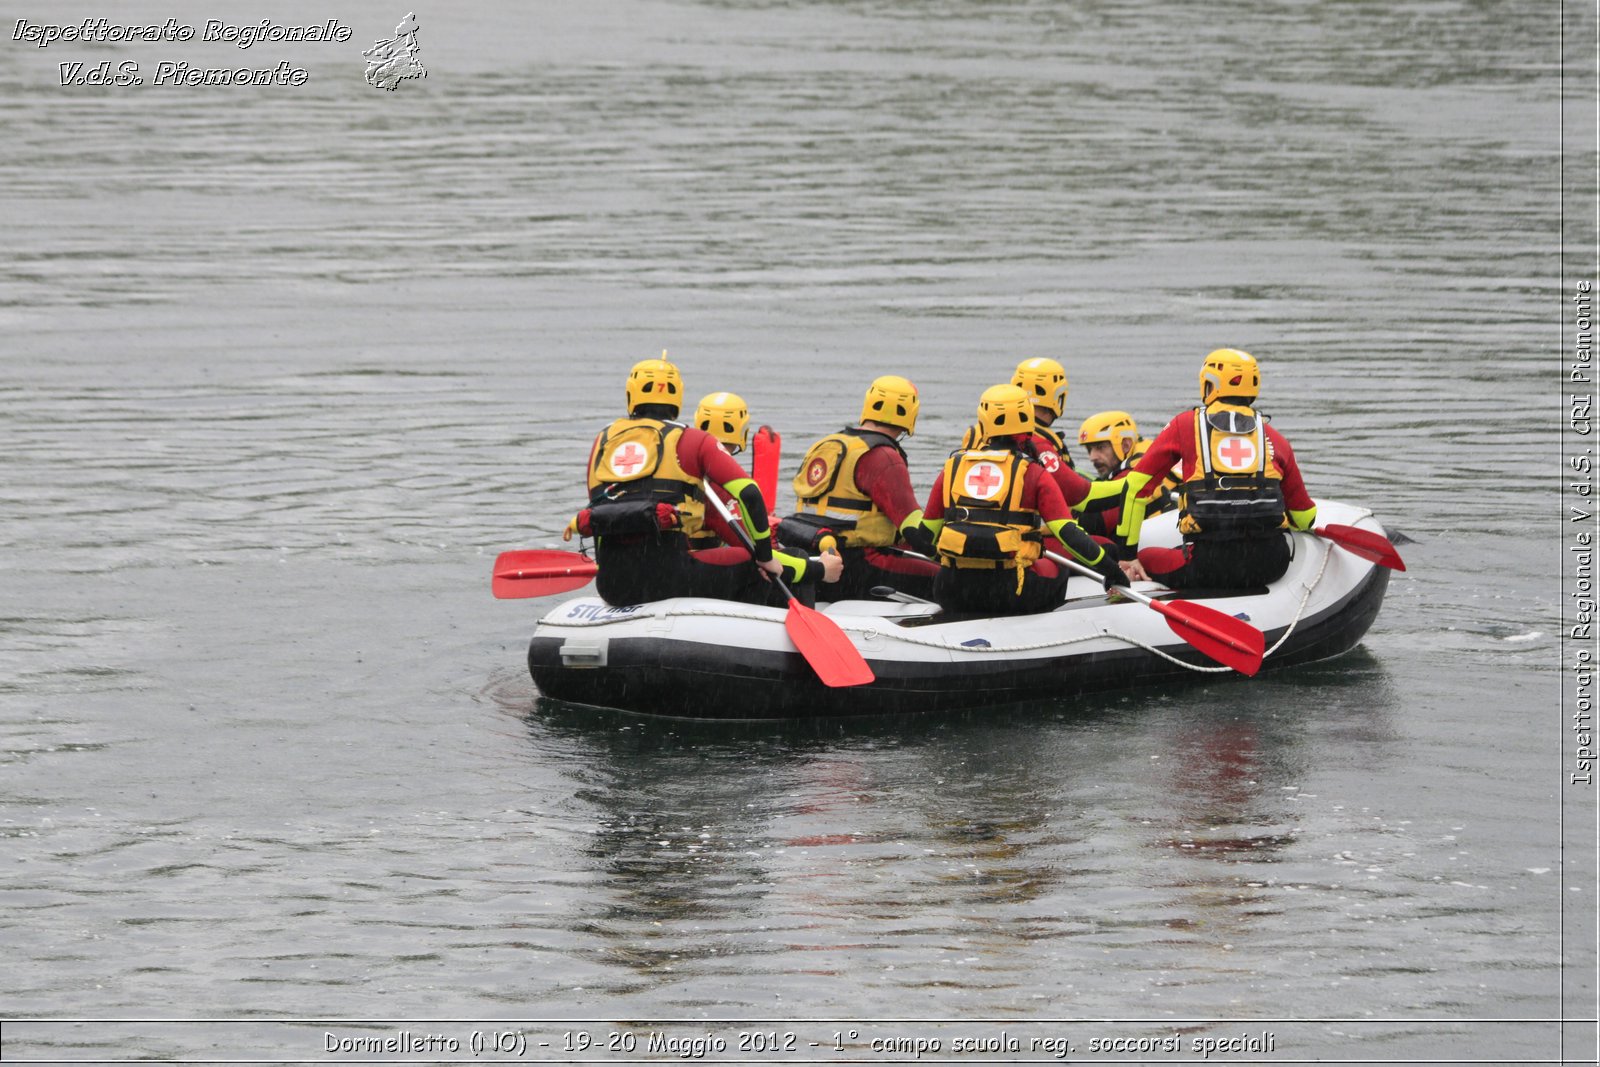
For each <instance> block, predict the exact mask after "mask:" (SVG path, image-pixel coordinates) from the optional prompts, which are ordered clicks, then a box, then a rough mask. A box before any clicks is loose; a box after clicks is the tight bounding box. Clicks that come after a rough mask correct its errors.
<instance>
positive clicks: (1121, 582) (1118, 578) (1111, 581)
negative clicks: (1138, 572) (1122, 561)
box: [1094, 552, 1133, 593]
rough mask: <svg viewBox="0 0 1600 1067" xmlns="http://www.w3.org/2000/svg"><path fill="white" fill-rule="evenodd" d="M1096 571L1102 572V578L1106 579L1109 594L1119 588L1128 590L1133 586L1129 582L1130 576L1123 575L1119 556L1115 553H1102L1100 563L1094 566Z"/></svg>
mask: <svg viewBox="0 0 1600 1067" xmlns="http://www.w3.org/2000/svg"><path fill="white" fill-rule="evenodd" d="M1094 569H1095V570H1097V571H1099V572H1100V577H1101V578H1103V579H1105V589H1106V592H1108V593H1109V592H1111V590H1113V589H1116V588H1117V587H1118V586H1121V587H1122V588H1123V589H1127V588H1129V587H1130V586H1131V585H1132V584H1133V583H1131V582H1129V581H1128V576H1127V575H1126V574H1123V573H1122V567H1121V566H1120V565H1119V564H1118V563H1117V554H1116V553H1115V552H1102V553H1101V554H1100V561H1099V562H1098V563H1096V564H1094Z"/></svg>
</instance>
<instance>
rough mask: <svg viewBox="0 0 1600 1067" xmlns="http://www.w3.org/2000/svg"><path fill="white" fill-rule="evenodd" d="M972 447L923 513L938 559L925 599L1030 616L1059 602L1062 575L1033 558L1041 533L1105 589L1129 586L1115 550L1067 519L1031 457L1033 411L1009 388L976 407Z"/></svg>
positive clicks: (950, 467) (957, 458) (941, 479)
mask: <svg viewBox="0 0 1600 1067" xmlns="http://www.w3.org/2000/svg"><path fill="white" fill-rule="evenodd" d="M978 427H979V430H980V432H981V433H982V435H983V441H982V444H981V446H980V447H978V448H972V449H961V450H957V451H956V452H954V453H952V454H951V456H950V458H949V459H948V460H946V461H945V465H944V469H943V470H941V471H940V472H939V474H938V476H937V477H936V478H935V479H934V482H933V488H932V490H931V491H930V492H929V494H928V502H927V506H926V507H925V508H924V509H923V520H922V526H923V527H924V528H926V529H927V530H928V532H929V534H930V535H931V536H932V539H933V544H934V547H935V550H936V551H937V552H938V555H939V565H940V566H939V574H938V577H937V578H936V579H935V581H934V592H933V599H935V600H937V601H938V602H939V603H940V605H941V606H943V607H944V608H946V609H947V610H951V611H960V612H973V613H976V614H981V615H1029V614H1033V613H1036V612H1042V611H1049V610H1050V609H1051V608H1053V607H1055V606H1056V605H1057V604H1059V603H1060V602H1061V599H1062V596H1063V594H1064V593H1065V590H1066V584H1067V577H1068V575H1067V573H1066V572H1065V571H1064V570H1062V569H1060V568H1058V567H1057V566H1056V565H1055V564H1054V563H1053V562H1051V561H1050V560H1048V559H1044V558H1041V557H1042V550H1043V543H1044V536H1045V533H1046V532H1047V531H1048V532H1049V533H1050V534H1053V535H1054V536H1055V537H1056V539H1057V540H1059V541H1060V542H1061V544H1062V545H1063V546H1064V547H1065V548H1066V550H1067V552H1068V553H1070V554H1071V555H1072V556H1074V557H1076V558H1077V559H1078V560H1079V561H1080V562H1082V563H1084V564H1086V565H1088V566H1090V567H1093V568H1094V569H1095V570H1096V571H1098V572H1099V573H1100V575H1101V577H1102V579H1103V580H1104V582H1105V587H1106V589H1107V590H1108V591H1109V590H1110V589H1112V588H1114V587H1116V586H1126V585H1128V578H1127V577H1126V575H1124V574H1123V571H1122V568H1121V567H1120V566H1119V564H1118V562H1117V557H1116V553H1115V552H1113V551H1111V550H1109V549H1107V548H1106V547H1104V546H1102V545H1099V544H1097V543H1095V541H1094V540H1093V539H1092V538H1090V537H1089V535H1088V534H1086V533H1084V532H1083V529H1082V528H1081V527H1080V526H1079V525H1078V524H1077V523H1076V522H1074V521H1073V519H1072V511H1071V509H1069V508H1068V506H1067V502H1066V500H1065V499H1064V498H1063V497H1062V495H1061V490H1060V489H1059V488H1058V487H1057V485H1056V482H1055V480H1054V479H1053V478H1051V477H1050V476H1049V475H1048V474H1047V472H1046V471H1045V469H1044V467H1043V466H1042V465H1041V464H1040V463H1038V462H1037V461H1035V460H1034V459H1032V458H1030V453H1031V451H1032V441H1033V437H1034V434H1035V433H1036V432H1037V423H1036V422H1035V416H1034V410H1033V405H1032V403H1031V402H1030V400H1029V397H1028V394H1027V393H1026V392H1024V391H1023V390H1022V389H1021V388H1020V387H1018V386H1016V385H996V386H993V387H991V388H989V389H987V390H985V391H984V393H983V396H982V397H981V398H980V399H979V401H978Z"/></svg>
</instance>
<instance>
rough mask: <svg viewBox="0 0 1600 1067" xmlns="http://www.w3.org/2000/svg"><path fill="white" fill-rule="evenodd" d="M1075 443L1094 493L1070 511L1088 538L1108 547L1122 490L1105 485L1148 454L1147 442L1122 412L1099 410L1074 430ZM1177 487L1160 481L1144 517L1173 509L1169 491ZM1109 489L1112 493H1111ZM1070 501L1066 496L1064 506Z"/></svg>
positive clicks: (1170, 481)
mask: <svg viewBox="0 0 1600 1067" xmlns="http://www.w3.org/2000/svg"><path fill="white" fill-rule="evenodd" d="M1078 443H1079V444H1081V445H1083V447H1084V452H1085V453H1086V454H1087V456H1088V459H1089V464H1090V466H1092V467H1093V468H1094V469H1095V474H1096V475H1097V477H1096V479H1095V484H1094V490H1093V492H1091V493H1090V494H1089V495H1090V497H1091V498H1092V499H1091V501H1090V503H1089V504H1088V505H1087V506H1085V507H1083V508H1081V509H1080V508H1079V507H1078V506H1077V505H1076V504H1074V505H1073V510H1074V511H1076V512H1079V514H1078V523H1079V525H1081V526H1082V527H1083V528H1084V529H1085V530H1086V531H1088V533H1089V536H1091V537H1093V538H1094V539H1095V540H1097V541H1102V542H1103V543H1106V544H1112V543H1114V542H1115V531H1116V529H1117V524H1118V523H1119V522H1120V521H1121V519H1122V490H1123V489H1124V488H1126V487H1125V486H1123V485H1121V484H1117V485H1114V486H1113V485H1109V484H1107V483H1112V482H1116V483H1120V482H1121V480H1122V479H1123V478H1126V477H1127V476H1128V472H1130V471H1132V470H1133V468H1134V465H1135V464H1136V463H1138V462H1139V460H1140V459H1141V458H1142V457H1143V456H1144V454H1145V453H1146V452H1147V451H1149V449H1150V442H1149V441H1146V440H1145V439H1144V438H1142V437H1140V436H1139V424H1138V423H1136V422H1134V421H1133V416H1132V415H1129V414H1128V413H1127V412H1126V411H1101V412H1097V413H1095V414H1093V415H1090V416H1089V417H1088V418H1087V419H1084V420H1083V425H1082V426H1080V427H1079V428H1078ZM1177 486H1178V480H1177V479H1176V478H1174V477H1172V476H1170V475H1169V476H1168V477H1167V478H1166V479H1164V480H1163V481H1162V483H1161V488H1160V489H1159V490H1157V491H1156V495H1155V496H1154V497H1152V498H1151V500H1150V503H1149V505H1148V506H1147V507H1146V508H1145V512H1144V513H1145V516H1146V517H1147V518H1148V517H1149V516H1151V515H1160V514H1161V513H1162V512H1164V511H1171V510H1172V509H1173V508H1175V507H1177V506H1178V498H1177V497H1176V496H1175V495H1174V494H1173V492H1172V490H1174V489H1176V488H1177ZM1113 489H1114V490H1115V492H1112V491H1111V490H1113ZM1071 502H1072V501H1071V498H1070V497H1069V498H1068V503H1071Z"/></svg>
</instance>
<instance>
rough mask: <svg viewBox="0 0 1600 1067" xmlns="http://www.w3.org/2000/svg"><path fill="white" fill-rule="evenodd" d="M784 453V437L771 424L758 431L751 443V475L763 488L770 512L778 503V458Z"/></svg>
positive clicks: (758, 486) (763, 494) (757, 484)
mask: <svg viewBox="0 0 1600 1067" xmlns="http://www.w3.org/2000/svg"><path fill="white" fill-rule="evenodd" d="M782 454H783V438H781V437H779V436H778V431H776V430H774V429H773V428H772V427H771V426H763V427H761V429H759V430H757V431H756V434H755V439H754V440H753V441H752V442H751V445H750V477H752V478H754V479H755V482H756V488H757V489H760V490H761V499H762V500H765V501H766V502H767V511H768V512H769V513H770V512H771V511H772V509H773V508H775V507H776V506H777V504H778V460H779V457H780V456H782Z"/></svg>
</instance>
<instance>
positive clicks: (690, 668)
mask: <svg viewBox="0 0 1600 1067" xmlns="http://www.w3.org/2000/svg"><path fill="white" fill-rule="evenodd" d="M1318 517H1319V520H1320V521H1322V522H1324V523H1325V524H1326V525H1323V526H1319V527H1318V528H1317V529H1318V532H1317V533H1296V534H1293V535H1292V536H1293V539H1294V559H1293V561H1292V562H1291V563H1290V565H1289V570H1288V572H1287V573H1286V574H1285V575H1284V576H1283V577H1282V578H1281V579H1279V580H1278V581H1276V582H1274V583H1272V585H1271V586H1270V587H1263V588H1258V589H1247V590H1238V591H1229V592H1220V593H1219V592H1206V591H1201V590H1191V591H1186V592H1184V593H1182V594H1179V593H1174V592H1172V591H1171V590H1168V589H1166V588H1165V587H1164V586H1160V585H1158V584H1156V583H1154V582H1140V583H1136V584H1135V587H1134V591H1133V592H1134V595H1135V596H1137V597H1138V599H1137V600H1132V599H1127V598H1126V597H1122V596H1113V595H1108V594H1107V593H1106V592H1105V591H1104V590H1103V589H1102V587H1101V583H1100V579H1099V578H1098V577H1097V576H1096V577H1088V576H1077V575H1075V576H1073V577H1072V578H1071V579H1070V580H1069V583H1068V587H1067V593H1066V599H1065V601H1064V603H1062V604H1061V606H1060V607H1058V608H1056V609H1055V610H1053V611H1051V612H1048V613H1044V614H1037V615H1024V616H1013V617H1004V618H973V617H960V616H955V617H952V616H950V615H948V614H946V613H943V612H941V611H940V609H939V608H938V606H937V605H934V604H930V603H927V602H924V601H916V602H910V603H908V602H902V601H900V600H893V599H883V600H847V601H839V602H836V603H832V604H825V605H822V606H821V607H820V608H819V609H817V610H816V611H815V612H812V613H811V614H812V615H814V616H820V620H812V621H814V622H815V623H816V624H817V625H821V626H825V627H826V629H827V631H828V633H829V634H830V635H831V634H832V631H833V630H834V628H835V627H836V628H837V630H838V631H839V632H840V633H841V634H842V636H840V637H836V638H835V640H837V641H838V642H840V643H847V644H846V647H845V649H844V652H845V654H846V656H847V657H853V656H854V655H855V654H856V653H859V656H860V657H861V658H862V659H864V660H865V661H866V666H867V667H868V668H870V670H869V671H864V672H863V674H864V675H865V676H869V677H870V680H869V681H866V682H864V683H861V684H843V685H841V684H837V682H835V683H834V684H825V681H824V678H825V677H826V675H827V674H828V671H827V670H826V669H824V667H823V666H822V665H819V664H818V663H817V662H816V657H815V656H814V655H812V654H811V653H810V652H809V650H807V651H806V652H802V649H801V647H800V646H799V645H797V644H796V640H797V639H801V643H802V644H804V643H805V641H804V640H803V638H802V637H801V635H799V634H796V633H795V632H794V621H795V620H794V619H793V618H792V613H793V612H794V611H795V610H797V609H796V608H794V607H791V608H790V609H785V608H779V607H760V606H753V605H748V604H740V603H734V602H730V601H725V600H712V599H706V598H700V597H680V598H674V599H671V600H662V601H657V602H655V603H649V604H635V605H631V606H627V607H613V606H611V605H609V604H607V603H606V602H605V601H603V600H601V599H600V598H598V597H595V596H583V597H578V598H576V599H572V600H567V601H565V602H563V603H560V604H558V605H557V606H556V607H555V608H553V609H552V610H551V611H550V612H549V613H548V614H546V615H545V616H544V618H542V619H541V620H539V623H538V626H537V628H536V629H535V631H534V635H533V641H532V644H531V645H530V646H529V648H528V668H529V671H530V672H531V673H532V675H533V680H534V682H535V684H537V686H538V687H539V690H540V692H542V693H543V694H545V695H546V696H549V697H554V698H556V699H559V700H564V701H570V702H573V703H578V704H589V705H596V706H600V707H608V708H620V709H623V710H626V711H632V712H640V713H646V714H652V715H666V716H676V717H686V718H700V719H769V718H774V719H775V718H804V717H811V716H841V715H883V714H901V713H908V712H929V711H944V710H952V709H961V708H971V707H980V706H990V705H998V704H1003V703H1009V702H1014V701H1024V700H1034V699H1040V698H1051V699H1059V698H1070V697H1073V696H1075V695H1078V694H1083V693H1089V692H1094V691H1099V690H1108V689H1119V688H1126V687H1133V686H1143V685H1152V684H1164V683H1170V682H1172V681H1174V680H1177V679H1183V678H1195V677H1203V676H1207V675H1225V674H1230V673H1234V672H1237V671H1243V672H1244V673H1247V674H1253V673H1255V668H1260V669H1268V670H1276V669H1279V668H1283V667H1291V666H1295V665H1297V664H1304V663H1312V662H1315V661H1317V660H1325V659H1329V658H1331V657H1334V656H1338V655H1340V654H1342V653H1344V652H1347V651H1349V650H1350V649H1351V648H1353V647H1355V645H1356V644H1357V642H1359V641H1360V640H1361V638H1362V636H1363V635H1364V634H1366V632H1367V630H1368V628H1369V627H1370V626H1371V625H1372V622H1373V619H1375V618H1376V617H1377V614H1378V608H1379V607H1380V606H1381V604H1382V603H1383V596H1384V592H1385V591H1386V590H1387V589H1388V586H1389V570H1390V569H1391V568H1392V569H1404V564H1403V563H1401V562H1400V558H1399V556H1398V554H1396V553H1395V552H1394V550H1393V549H1392V548H1391V547H1390V546H1389V542H1388V540H1387V537H1386V536H1385V534H1384V531H1383V529H1382V527H1381V526H1380V525H1379V524H1378V523H1377V521H1376V520H1374V519H1373V517H1372V513H1371V512H1370V511H1367V510H1365V509H1362V508H1357V507H1353V506H1350V505H1346V504H1340V503H1337V502H1333V501H1320V502H1319V503H1318ZM1143 543H1144V544H1145V545H1147V546H1159V545H1166V546H1173V547H1175V546H1177V545H1178V544H1179V543H1180V538H1179V535H1178V532H1177V524H1176V516H1175V515H1174V514H1172V513H1170V512H1169V513H1167V514H1164V515H1159V516H1156V517H1154V518H1151V519H1149V520H1148V521H1147V522H1146V523H1145V525H1144V536H1143ZM1152 608H1154V609H1156V610H1152ZM1219 617H1220V619H1221V621H1222V622H1223V623H1225V624H1227V625H1226V626H1225V627H1223V629H1226V630H1228V631H1229V633H1218V632H1217V629H1216V628H1215V627H1214V626H1207V620H1213V621H1214V620H1218V619H1219ZM786 623H788V625H787V626H786ZM1235 631H1244V632H1247V633H1249V634H1250V636H1251V637H1255V638H1256V641H1257V644H1256V646H1255V648H1254V650H1253V651H1247V650H1243V649H1241V650H1240V652H1239V653H1237V658H1236V656H1235V654H1234V653H1233V652H1232V650H1231V649H1230V648H1225V647H1223V646H1222V645H1221V644H1219V643H1218V642H1219V641H1226V640H1228V639H1229V637H1230V633H1231V632H1235ZM1258 631H1259V635H1260V636H1259V637H1256V633H1257V632H1258ZM1228 664H1233V665H1232V666H1229V665H1228Z"/></svg>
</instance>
